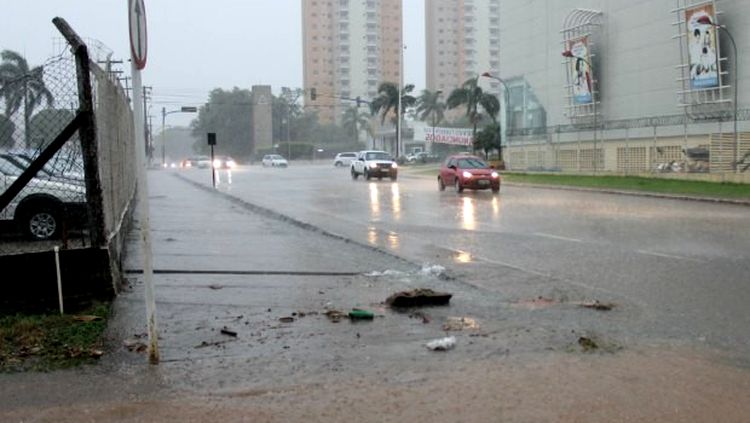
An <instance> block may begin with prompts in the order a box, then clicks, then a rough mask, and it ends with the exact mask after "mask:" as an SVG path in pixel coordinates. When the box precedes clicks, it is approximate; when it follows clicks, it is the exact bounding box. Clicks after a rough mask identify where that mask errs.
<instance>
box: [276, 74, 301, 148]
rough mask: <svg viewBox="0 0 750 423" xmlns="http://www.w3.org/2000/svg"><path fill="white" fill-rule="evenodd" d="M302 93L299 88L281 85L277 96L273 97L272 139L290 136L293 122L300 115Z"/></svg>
mask: <svg viewBox="0 0 750 423" xmlns="http://www.w3.org/2000/svg"><path fill="white" fill-rule="evenodd" d="M303 95H304V91H303V90H302V89H300V88H296V89H291V88H288V87H283V88H282V89H281V94H280V95H279V96H274V97H273V140H274V141H287V140H291V139H293V138H292V137H291V132H292V131H291V128H292V125H293V122H294V121H295V120H297V119H299V118H300V117H301V116H302V114H303V113H302V106H301V105H300V104H299V99H300V97H302V96H303Z"/></svg>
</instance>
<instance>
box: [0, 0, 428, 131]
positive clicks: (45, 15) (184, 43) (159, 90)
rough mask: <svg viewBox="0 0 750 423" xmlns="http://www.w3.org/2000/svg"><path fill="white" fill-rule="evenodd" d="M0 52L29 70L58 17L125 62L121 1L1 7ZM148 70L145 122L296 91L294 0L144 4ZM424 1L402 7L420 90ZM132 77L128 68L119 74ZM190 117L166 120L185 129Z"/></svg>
mask: <svg viewBox="0 0 750 423" xmlns="http://www.w3.org/2000/svg"><path fill="white" fill-rule="evenodd" d="M0 2H1V3H2V7H0V10H2V17H3V24H2V25H0V50H5V49H9V50H15V51H18V52H19V53H21V54H24V55H25V56H26V59H27V60H28V61H29V63H30V64H31V65H38V64H41V63H43V62H44V60H45V59H47V58H48V57H49V56H52V55H53V54H54V53H55V51H54V42H53V40H54V39H55V38H59V33H58V32H57V30H56V29H55V28H54V26H53V25H52V22H51V21H52V18H54V17H55V16H60V17H62V18H65V19H66V20H67V21H68V23H70V25H71V26H72V27H73V28H74V29H75V30H76V31H77V32H78V34H79V35H81V36H82V37H84V38H93V39H96V40H99V41H101V42H102V43H104V44H105V45H106V46H107V47H109V48H110V49H111V50H113V51H114V57H115V58H118V59H128V58H129V41H128V24H127V22H128V18H127V0H29V1H21V0H0ZM145 4H146V11H147V19H148V38H149V52H148V64H147V66H146V69H145V70H144V73H143V81H144V84H145V85H150V86H153V87H154V105H153V108H152V110H151V114H153V115H158V114H159V113H160V111H161V108H162V107H167V110H170V108H176V107H178V106H179V105H196V104H200V103H203V102H204V101H205V100H206V98H207V97H208V92H209V91H210V90H211V89H213V88H216V87H220V88H227V89H228V88H232V87H235V86H237V87H240V88H250V86H252V85H256V84H268V85H271V86H273V89H274V92H278V91H279V89H280V87H282V86H289V87H301V86H302V35H301V34H302V18H301V2H300V0H208V1H199V0H145ZM424 33H425V32H424V0H404V42H405V44H406V45H407V50H406V53H405V57H404V67H405V69H404V72H405V79H406V82H408V83H414V84H416V86H417V89H418V90H421V89H422V88H424V85H425V82H424V81H425V71H424V67H425V54H424V51H425V40H424ZM125 69H126V72H127V73H129V72H130V66H129V65H128V66H126V67H125ZM191 118H192V116H190V115H181V114H175V115H170V117H169V122H168V124H171V125H185V124H187V123H188V122H189V121H190V119H191Z"/></svg>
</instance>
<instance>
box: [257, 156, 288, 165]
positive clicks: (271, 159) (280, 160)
mask: <svg viewBox="0 0 750 423" xmlns="http://www.w3.org/2000/svg"><path fill="white" fill-rule="evenodd" d="M261 163H262V164H263V167H268V166H270V167H287V166H289V162H287V161H286V159H285V158H284V157H282V156H281V155H279V154H266V155H265V156H263V160H261Z"/></svg>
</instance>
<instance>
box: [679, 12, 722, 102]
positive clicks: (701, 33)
mask: <svg viewBox="0 0 750 423" xmlns="http://www.w3.org/2000/svg"><path fill="white" fill-rule="evenodd" d="M706 18H708V20H709V21H710V22H712V23H714V22H716V11H715V8H714V5H713V4H704V5H703V6H697V7H692V8H689V9H686V10H685V22H687V31H688V33H687V43H688V60H689V62H690V86H691V87H692V88H693V89H704V88H715V87H719V86H720V85H721V76H720V74H719V53H718V38H717V37H716V35H717V34H716V28H715V27H714V26H713V25H709V24H706V23H701V22H700V21H701V20H705V19H706Z"/></svg>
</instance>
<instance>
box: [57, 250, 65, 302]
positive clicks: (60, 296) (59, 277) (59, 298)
mask: <svg viewBox="0 0 750 423" xmlns="http://www.w3.org/2000/svg"><path fill="white" fill-rule="evenodd" d="M55 269H56V270H57V301H58V302H59V303H60V314H64V313H65V310H63V294H62V275H61V274H60V247H58V246H55Z"/></svg>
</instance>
